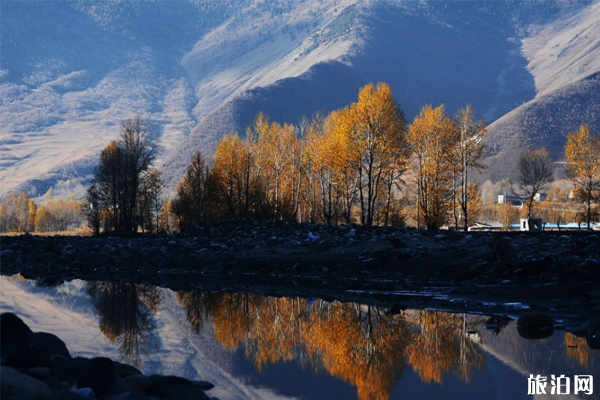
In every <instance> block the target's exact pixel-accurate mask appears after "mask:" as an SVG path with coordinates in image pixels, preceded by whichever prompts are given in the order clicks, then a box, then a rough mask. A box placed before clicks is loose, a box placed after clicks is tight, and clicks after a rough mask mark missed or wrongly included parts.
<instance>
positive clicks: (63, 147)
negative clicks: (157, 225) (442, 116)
mask: <svg viewBox="0 0 600 400" xmlns="http://www.w3.org/2000/svg"><path fill="white" fill-rule="evenodd" d="M0 7H1V8H0V11H1V12H0V17H1V19H2V21H1V22H2V23H1V24H0V27H1V28H0V29H1V32H0V33H1V38H2V39H1V40H2V52H0V65H1V70H0V179H2V185H1V188H0V191H1V192H0V195H3V194H5V193H7V192H9V191H14V190H16V191H25V192H27V193H29V194H30V195H31V196H33V197H36V196H42V195H44V194H45V193H46V192H48V193H47V196H57V195H65V194H67V193H70V192H74V193H76V194H77V195H83V193H84V189H85V186H86V185H87V183H88V180H89V178H90V177H91V173H92V172H93V168H94V165H95V163H96V160H97V156H98V154H99V152H100V151H101V149H102V148H103V147H104V146H106V144H107V143H108V142H109V141H110V140H111V139H114V138H116V137H117V135H118V132H119V124H120V122H122V121H123V120H124V119H126V118H130V117H132V116H133V115H135V114H142V115H143V116H144V117H145V118H146V121H147V122H148V124H149V125H150V127H151V128H152V130H153V132H154V134H155V136H156V139H157V140H158V143H159V146H160V147H161V153H160V157H159V160H158V163H157V166H158V167H159V169H161V170H162V171H163V174H164V176H165V178H166V181H167V183H168V188H169V189H172V188H173V187H174V185H175V183H176V182H177V180H178V179H179V178H180V177H181V176H182V174H183V171H184V170H185V167H186V166H187V163H188V161H189V159H190V158H191V154H192V153H193V152H194V151H196V150H201V151H203V152H204V153H205V155H206V156H207V157H210V155H211V153H212V151H213V150H214V147H215V144H216V142H217V141H218V139H219V138H220V137H221V136H222V135H223V134H225V133H229V132H232V131H236V132H238V133H240V134H243V133H244V131H245V127H246V126H247V125H249V124H250V123H251V122H252V120H253V119H254V117H255V116H256V114H257V113H258V112H259V111H264V112H265V113H266V114H267V115H269V116H270V117H271V119H273V120H276V121H279V122H289V123H297V122H298V121H299V120H300V118H301V116H302V115H307V116H310V115H311V114H313V113H314V112H316V111H324V112H329V111H331V110H333V109H336V108H339V107H342V106H344V105H346V104H348V103H350V102H352V101H355V99H356V95H357V93H358V90H359V88H360V87H361V86H363V85H365V84H367V83H370V82H378V81H386V82H388V83H389V84H390V85H391V87H392V89H393V90H394V94H395V97H396V100H397V101H398V102H399V104H400V105H401V107H402V109H403V110H404V111H405V113H406V116H407V117H408V118H409V119H411V118H412V117H413V116H414V115H416V114H417V113H418V111H419V109H420V108H421V107H422V106H424V105H426V104H433V105H438V104H440V103H445V104H446V105H447V108H448V109H449V111H451V112H454V111H456V110H457V109H458V108H459V107H463V106H464V105H466V104H467V103H471V104H473V106H474V107H475V110H476V111H477V112H478V113H481V114H482V115H483V116H484V117H485V118H486V119H487V120H488V121H490V122H494V121H496V120H498V122H497V123H496V124H497V126H498V127H496V125H492V126H491V128H490V135H489V142H490V143H491V146H490V149H491V150H490V153H489V156H490V157H496V158H500V159H502V158H503V157H504V156H499V155H500V154H501V152H504V154H512V152H513V150H503V149H500V147H498V146H500V145H502V146H504V145H505V144H506V146H508V147H507V149H514V148H516V147H515V146H516V145H515V143H518V144H520V143H525V142H526V140H525V139H524V138H522V137H521V136H520V135H527V137H530V136H531V138H532V142H531V143H532V145H536V146H537V143H538V142H537V141H538V140H545V139H544V137H545V135H546V136H547V135H550V136H552V137H555V136H556V135H557V133H556V131H553V130H549V128H548V127H545V126H544V123H545V121H544V120H542V119H539V121H537V122H536V123H535V124H532V125H531V126H530V128H528V129H522V128H523V127H521V126H520V125H519V120H518V119H516V120H514V122H512V123H511V124H512V125H511V126H512V127H513V128H514V127H515V126H518V128H519V129H520V131H519V132H521V131H522V133H519V134H518V135H517V136H518V138H517V136H515V135H516V133H515V134H510V135H509V134H507V133H502V132H504V130H503V129H504V128H502V129H501V128H500V126H508V125H506V124H508V122H506V121H507V120H508V119H511V118H513V117H515V118H516V117H517V116H519V115H522V113H521V112H518V113H515V114H510V112H511V111H512V110H513V109H515V108H516V107H519V106H520V105H522V104H524V103H528V102H530V101H538V100H541V99H542V98H544V99H546V100H544V101H546V103H548V102H553V101H554V100H556V99H558V97H557V96H556V95H554V97H544V96H548V95H551V94H553V93H555V92H556V91H557V90H563V91H562V92H560V96H562V98H564V96H566V95H567V94H569V93H573V90H574V89H571V90H570V91H569V90H566V89H565V88H566V87H571V86H568V85H577V84H578V82H583V81H582V79H588V78H586V77H591V76H593V74H594V73H595V72H598V71H599V70H600V66H599V65H598V61H597V60H599V59H600V54H598V52H600V46H598V36H599V35H600V33H598V29H599V28H598V26H597V24H594V21H597V14H598V10H599V7H600V1H596V2H593V3H589V2H576V3H574V4H569V3H568V2H562V1H558V0H556V1H544V2H528V1H524V2H514V3H513V2H511V3H504V2H447V3H444V2H437V1H430V2H399V1H392V0H390V1H373V2H367V3H365V2H357V1H355V0H342V1H338V0H293V1H279V0H263V1H257V2H256V1H249V0H248V1H220V2H211V1H208V0H194V1H178V2H166V1H124V0H107V1H106V2H102V3H97V4H96V3H88V2H81V1H75V0H64V1H53V2H23V1H14V0H7V1H4V2H2V3H0ZM569 35H570V36H569ZM523 38H525V40H524V41H522V39H523ZM556 44H559V46H558V47H557V46H556ZM561 46H562V47H561ZM555 47H556V48H557V49H558V50H560V52H561V53H560V57H559V55H557V54H555ZM552 57H554V59H555V60H554V61H552V60H551V58H552ZM555 76H556V79H555V78H554V77H555ZM590 85H591V86H590ZM593 86H594V85H593V84H588V85H587V86H586V85H583V84H580V85H579V86H577V87H578V88H579V89H578V90H583V91H584V92H581V94H580V95H579V96H580V97H581V99H584V98H585V96H588V97H589V98H590V100H594V99H595V97H594V95H593V93H592V94H590V93H587V92H585V90H588V89H586V88H591V87H593ZM590 90H592V89H590ZM557 93H558V92H557ZM569 95H570V94H569ZM582 101H583V100H582ZM546 103H544V104H546ZM534 104H538V103H532V104H531V105H532V107H533V105H534ZM548 104H549V103H548ZM570 110H571V117H572V119H573V120H575V119H577V118H576V117H577V115H579V114H578V113H579V110H580V108H579V107H571V109H570ZM594 110H595V109H594V108H593V107H591V108H588V113H592V114H593V115H596V114H594V113H595V112H596V111H594ZM503 116H505V117H503ZM501 117H502V118H501ZM582 117H585V115H583V114H582ZM588 119H590V121H588V122H590V123H595V122H593V121H595V119H594V118H588ZM501 120H502V121H505V122H502V123H501ZM503 124H504V125H503ZM513 128H511V129H513ZM560 129H562V128H560ZM569 129H570V128H569ZM531 132H533V133H531ZM536 135H537V136H536ZM558 135H559V136H556V137H557V138H558V139H557V140H555V141H551V142H549V143H550V145H552V146H553V148H552V149H550V150H551V152H552V154H554V155H558V154H559V152H558V150H556V149H558V148H559V147H561V146H562V145H561V144H560V143H559V142H560V140H562V139H561V137H564V134H562V135H563V136H560V135H561V134H558ZM513 138H514V140H513ZM507 141H508V142H507ZM505 142H506V143H505ZM510 146H512V147H510ZM490 160H492V159H491V158H490ZM501 164H502V162H494V163H492V164H491V165H492V168H490V170H489V171H490V172H489V175H488V176H490V177H491V176H494V177H504V176H502V175H503V174H505V173H508V172H506V171H507V170H505V169H502V168H501ZM499 166H500V167H499Z"/></svg>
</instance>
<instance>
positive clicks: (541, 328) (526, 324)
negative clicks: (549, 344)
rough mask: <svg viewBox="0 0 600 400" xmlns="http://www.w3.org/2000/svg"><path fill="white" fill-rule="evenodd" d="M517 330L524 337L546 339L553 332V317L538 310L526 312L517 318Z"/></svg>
mask: <svg viewBox="0 0 600 400" xmlns="http://www.w3.org/2000/svg"><path fill="white" fill-rule="evenodd" d="M517 332H519V335H521V337H523V338H524V339H533V340H539V339H546V338H548V337H550V336H552V334H553V333H554V318H552V316H550V315H547V314H544V313H540V312H527V313H525V314H522V315H521V316H520V317H519V319H518V320H517Z"/></svg>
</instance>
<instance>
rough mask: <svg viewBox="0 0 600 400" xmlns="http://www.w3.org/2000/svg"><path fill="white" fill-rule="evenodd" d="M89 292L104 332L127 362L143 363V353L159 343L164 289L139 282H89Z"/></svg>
mask: <svg viewBox="0 0 600 400" xmlns="http://www.w3.org/2000/svg"><path fill="white" fill-rule="evenodd" d="M87 293H88V294H89V296H90V297H91V299H92V304H93V305H94V309H95V311H96V313H97V314H98V318H99V326H100V330H101V331H102V333H104V335H105V336H106V337H107V338H108V339H109V340H110V341H111V342H116V343H117V344H118V346H119V349H120V350H121V353H122V354H123V358H124V359H125V360H126V361H127V362H129V363H131V364H134V365H138V366H139V365H140V362H141V356H142V355H143V354H145V353H147V352H149V351H150V350H151V349H153V348H155V347H156V346H157V345H158V343H157V335H156V324H155V321H154V313H156V311H157V310H158V305H159V303H160V299H161V296H160V289H159V288H157V287H154V286H148V285H140V284H135V283H123V282H88V283H87Z"/></svg>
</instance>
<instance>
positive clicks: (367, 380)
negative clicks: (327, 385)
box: [178, 292, 485, 399]
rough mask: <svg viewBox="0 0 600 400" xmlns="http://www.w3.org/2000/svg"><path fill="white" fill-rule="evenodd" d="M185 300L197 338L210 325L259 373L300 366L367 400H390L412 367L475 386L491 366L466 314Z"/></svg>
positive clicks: (270, 300)
mask: <svg viewBox="0 0 600 400" xmlns="http://www.w3.org/2000/svg"><path fill="white" fill-rule="evenodd" d="M178 298H179V301H180V302H181V303H182V304H183V305H184V307H185V309H186V313H187V315H188V318H189V320H190V323H191V325H192V328H193V329H194V330H195V331H197V332H199V330H200V329H201V327H202V325H203V324H204V323H205V321H207V318H210V319H211V320H212V324H213V327H214V331H215V334H216V339H217V341H218V342H219V343H221V345H223V346H224V347H226V348H229V349H237V348H238V346H240V345H242V344H243V345H244V347H245V351H246V356H247V357H248V358H249V359H251V360H252V361H253V363H254V365H255V367H256V368H257V369H258V370H259V371H262V370H264V368H266V367H267V365H268V364H273V363H277V362H281V361H291V360H294V359H295V360H298V361H300V362H301V363H303V364H304V365H308V366H310V367H311V368H313V369H314V370H317V371H318V370H323V369H324V370H325V371H327V372H328V373H329V374H331V375H333V376H337V377H340V378H342V379H344V380H345V381H347V382H348V383H350V384H351V385H354V386H356V387H357V392H358V396H359V397H360V398H361V399H389V398H390V396H391V392H392V389H393V387H394V385H395V384H396V382H397V381H398V380H399V379H400V377H401V376H402V373H403V371H404V369H405V367H406V365H407V363H408V364H409V365H410V366H411V367H412V368H413V369H414V370H415V371H416V372H417V373H418V374H419V376H420V377H421V379H422V380H423V381H424V382H427V383H429V382H432V381H433V382H436V383H442V382H443V380H444V376H445V375H446V374H448V373H451V372H453V373H455V374H456V376H457V377H458V378H459V379H461V380H462V381H464V382H467V383H468V382H470V380H471V378H472V376H473V373H474V371H475V370H480V369H482V368H483V366H484V363H485V358H484V356H483V353H482V352H481V350H480V348H479V347H478V346H477V345H476V344H475V343H473V341H472V340H470V339H469V338H468V334H467V331H468V327H467V322H466V318H465V317H464V315H462V314H460V315H459V314H448V313H442V312H436V311H407V312H405V313H402V314H396V315H392V314H391V313H386V310H385V309H382V308H380V307H376V306H361V305H358V304H355V303H339V302H332V303H329V302H325V301H322V300H317V301H314V302H312V303H309V302H308V301H307V300H306V299H298V298H296V299H289V298H274V297H263V296H259V295H251V294H242V293H237V294H227V293H222V294H208V295H207V294H201V293H195V292H180V293H178Z"/></svg>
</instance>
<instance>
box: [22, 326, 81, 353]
mask: <svg viewBox="0 0 600 400" xmlns="http://www.w3.org/2000/svg"><path fill="white" fill-rule="evenodd" d="M27 346H28V347H31V348H33V349H38V350H40V351H41V352H43V353H44V354H46V355H47V356H48V357H50V356H52V355H54V354H59V355H61V356H63V357H67V358H71V355H70V354H69V350H67V346H66V345H65V342H63V341H62V340H60V339H59V338H58V336H56V335H53V334H52V333H47V332H36V333H34V332H30V333H28V334H27Z"/></svg>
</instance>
